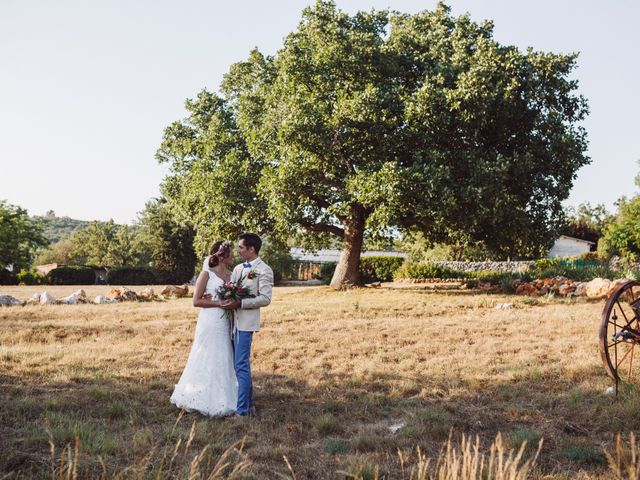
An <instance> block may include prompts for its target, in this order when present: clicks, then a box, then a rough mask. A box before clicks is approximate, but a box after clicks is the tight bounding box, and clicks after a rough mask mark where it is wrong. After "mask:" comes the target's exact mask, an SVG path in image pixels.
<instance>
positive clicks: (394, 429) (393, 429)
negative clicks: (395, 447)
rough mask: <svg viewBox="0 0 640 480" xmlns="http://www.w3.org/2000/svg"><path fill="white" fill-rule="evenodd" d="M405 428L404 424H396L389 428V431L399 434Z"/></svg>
mask: <svg viewBox="0 0 640 480" xmlns="http://www.w3.org/2000/svg"><path fill="white" fill-rule="evenodd" d="M404 426H405V423H404V422H400V423H394V424H393V425H390V426H389V431H390V432H391V433H397V432H398V431H400V430H402V429H403V428H404Z"/></svg>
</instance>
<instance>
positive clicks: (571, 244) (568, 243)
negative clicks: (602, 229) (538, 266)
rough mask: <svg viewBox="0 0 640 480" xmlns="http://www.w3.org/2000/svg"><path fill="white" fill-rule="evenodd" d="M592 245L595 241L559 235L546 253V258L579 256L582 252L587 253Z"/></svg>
mask: <svg viewBox="0 0 640 480" xmlns="http://www.w3.org/2000/svg"><path fill="white" fill-rule="evenodd" d="M594 246H595V243H594V242H590V241H588V240H582V239H581V238H573V237H568V236H566V235H560V238H558V239H557V240H556V241H555V242H554V244H553V247H551V249H550V250H549V253H547V258H557V257H579V256H580V255H582V254H583V253H589V252H590V251H591V249H592V248H593V247H594Z"/></svg>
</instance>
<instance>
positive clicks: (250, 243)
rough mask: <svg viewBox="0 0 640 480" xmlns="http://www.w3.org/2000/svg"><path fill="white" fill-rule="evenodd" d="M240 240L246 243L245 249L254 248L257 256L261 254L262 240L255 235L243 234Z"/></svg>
mask: <svg viewBox="0 0 640 480" xmlns="http://www.w3.org/2000/svg"><path fill="white" fill-rule="evenodd" d="M238 238H239V239H240V240H243V241H244V246H245V247H253V249H254V250H255V252H256V255H257V254H258V252H260V248H262V239H261V238H260V237H259V236H258V235H256V234H255V233H243V234H242V235H240V237H238Z"/></svg>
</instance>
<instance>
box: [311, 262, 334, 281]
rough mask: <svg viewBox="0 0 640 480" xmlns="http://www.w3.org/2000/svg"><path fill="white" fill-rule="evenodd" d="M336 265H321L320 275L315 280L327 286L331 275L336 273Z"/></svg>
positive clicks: (332, 263) (331, 263) (330, 263)
mask: <svg viewBox="0 0 640 480" xmlns="http://www.w3.org/2000/svg"><path fill="white" fill-rule="evenodd" d="M337 265H338V264H337V263H336V262H329V263H323V264H322V265H321V266H320V273H319V274H318V276H317V277H316V278H318V280H322V283H324V284H325V285H329V284H330V283H331V279H332V278H333V273H334V272H335V271H336V266H337Z"/></svg>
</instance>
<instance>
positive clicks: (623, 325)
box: [600, 280, 640, 382]
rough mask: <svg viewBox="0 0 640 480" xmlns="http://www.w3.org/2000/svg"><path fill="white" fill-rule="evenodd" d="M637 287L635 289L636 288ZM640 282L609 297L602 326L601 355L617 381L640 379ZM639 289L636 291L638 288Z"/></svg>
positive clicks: (621, 288)
mask: <svg viewBox="0 0 640 480" xmlns="http://www.w3.org/2000/svg"><path fill="white" fill-rule="evenodd" d="M634 287H635V288H634ZM638 287H640V283H638V282H636V281H635V280H630V281H628V282H625V283H623V284H621V285H620V286H619V287H618V288H616V290H614V291H613V293H612V294H611V295H610V296H609V298H608V299H607V303H606V304H605V306H604V310H603V311H602V323H601V325H600V355H601V357H602V363H603V364H604V367H605V369H606V370H607V373H608V374H609V376H610V377H611V378H613V379H614V380H616V382H617V381H623V382H631V381H634V380H638V379H639V378H640V370H639V369H640V349H639V351H638V352H635V347H636V345H637V344H640V288H638ZM634 290H635V291H634Z"/></svg>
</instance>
